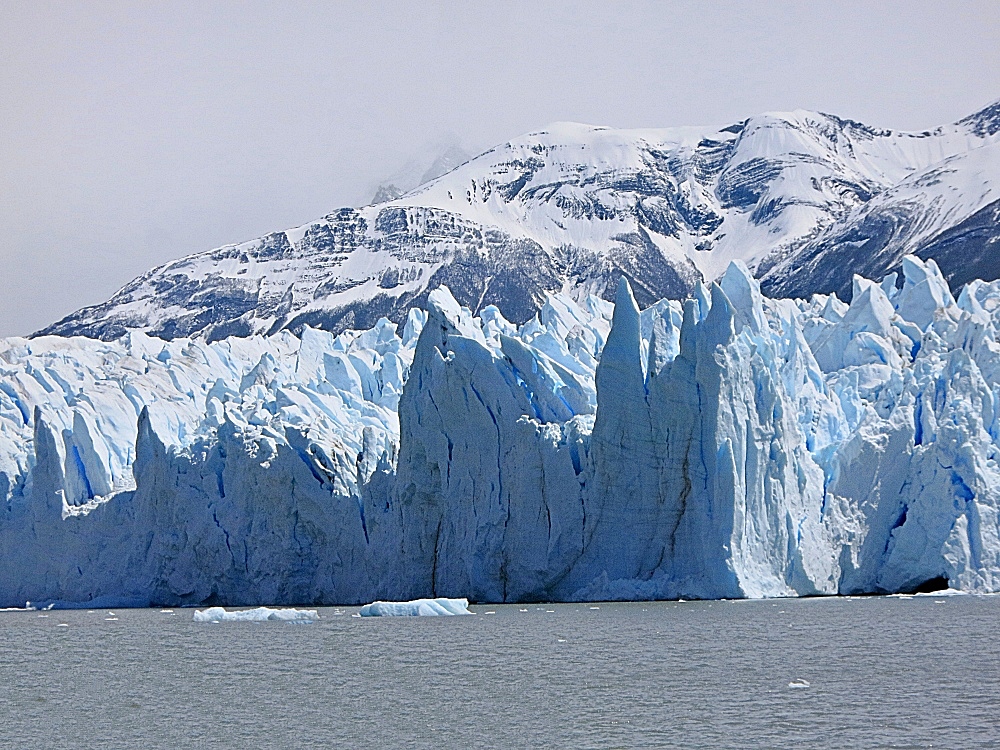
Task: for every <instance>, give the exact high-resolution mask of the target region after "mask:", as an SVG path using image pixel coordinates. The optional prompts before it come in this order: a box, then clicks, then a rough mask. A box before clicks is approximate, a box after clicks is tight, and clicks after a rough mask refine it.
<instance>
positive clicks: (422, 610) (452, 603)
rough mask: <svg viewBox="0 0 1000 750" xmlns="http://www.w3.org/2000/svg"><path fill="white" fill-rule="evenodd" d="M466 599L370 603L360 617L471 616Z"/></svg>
mask: <svg viewBox="0 0 1000 750" xmlns="http://www.w3.org/2000/svg"><path fill="white" fill-rule="evenodd" d="M471 614H472V613H471V612H470V611H469V600H468V599H440V598H439V599H415V600H413V601H411V602H372V603H371V604H366V605H365V606H363V607H362V608H361V616H362V617H436V616H439V615H445V616H447V615H471Z"/></svg>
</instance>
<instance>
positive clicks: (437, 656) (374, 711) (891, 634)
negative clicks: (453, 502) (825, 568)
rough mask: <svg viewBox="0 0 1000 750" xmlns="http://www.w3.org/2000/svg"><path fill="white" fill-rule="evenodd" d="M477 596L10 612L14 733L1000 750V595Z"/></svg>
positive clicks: (3, 635) (5, 644) (110, 738)
mask: <svg viewBox="0 0 1000 750" xmlns="http://www.w3.org/2000/svg"><path fill="white" fill-rule="evenodd" d="M472 609H473V610H475V611H476V612H477V613H478V615H477V616H476V617H449V618H405V619H403V618H399V619H390V618H384V619H375V618H372V619H369V618H365V619H360V618H355V617H351V614H352V613H354V612H356V611H357V610H356V609H351V608H347V609H338V610H334V609H322V610H320V612H321V615H322V619H321V620H319V621H318V622H315V623H312V624H306V625H291V624H287V623H280V622H267V623H221V624H210V623H195V622H193V621H192V612H191V610H180V609H178V610H175V611H174V612H173V613H172V614H170V613H166V612H161V611H159V610H114V611H113V612H114V614H113V615H110V614H109V612H108V610H96V611H93V612H87V611H52V612H47V613H39V612H0V737H2V739H0V745H3V746H10V747H105V748H112V747H123V748H124V747H139V746H148V747H198V746H212V747H309V746H340V747H353V748H359V747H418V748H419V747H435V746H444V747H500V748H513V747H537V746H550V747H570V748H590V747H593V748H606V747H627V748H633V747H677V748H887V747H901V748H902V747H906V748H916V747H942V748H996V747H1000V708H998V707H1000V656H998V654H1000V647H998V645H997V644H998V631H1000V597H971V596H955V597H916V598H912V599H900V598H867V599H807V600H780V601H755V602H745V601H744V602H711V603H708V602H667V603H641V604H601V605H548V606H539V605H521V606H518V605H509V606H476V607H472ZM524 610H527V611H524ZM489 613H495V614H489ZM42 615H47V616H42ZM112 617H117V619H108V618H112ZM63 625H66V626H68V627H63ZM794 680H806V681H808V682H809V687H808V688H803V689H792V688H789V686H788V683H789V682H792V681H794Z"/></svg>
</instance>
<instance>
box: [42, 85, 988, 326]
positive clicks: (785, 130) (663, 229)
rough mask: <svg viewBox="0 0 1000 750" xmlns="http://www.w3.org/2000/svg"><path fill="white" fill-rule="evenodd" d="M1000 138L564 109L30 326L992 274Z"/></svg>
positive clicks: (319, 318) (796, 118)
mask: <svg viewBox="0 0 1000 750" xmlns="http://www.w3.org/2000/svg"><path fill="white" fill-rule="evenodd" d="M998 132H1000V101H998V102H994V103H992V104H990V105H988V106H987V107H985V108H983V109H982V110H980V111H978V112H976V113H973V114H972V115H969V116H967V117H965V118H963V119H962V120H959V121H958V122H956V123H953V124H951V125H943V126H940V127H938V128H936V129H934V130H932V131H922V132H900V131H892V130H886V129H879V128H874V127H871V126H868V125H865V124H862V123H858V122H855V121H852V120H847V119H843V118H840V117H837V116H835V115H825V114H822V113H818V112H811V111H807V110H796V111H793V112H788V113H780V112H779V113H775V112H772V113H765V114H762V115H756V116H753V117H749V118H747V119H746V120H744V121H742V122H740V123H736V124H733V125H730V126H727V127H725V128H721V129H717V130H713V129H712V128H708V127H679V128H663V129H627V130H626V129H616V128H610V127H606V126H590V125H582V124H578V123H553V124H551V125H549V126H547V127H546V128H545V129H542V130H539V131H533V132H531V133H528V134H525V135H523V136H519V137H518V138H514V139H512V140H510V141H508V142H506V143H504V144H500V145H498V146H496V147H494V148H492V149H490V150H488V151H486V152H484V153H482V154H480V155H478V156H476V157H475V158H473V159H470V160H468V161H466V162H464V163H462V164H458V165H457V166H454V167H453V168H451V169H450V170H449V171H447V172H445V173H444V174H442V175H440V176H438V177H436V178H434V179H432V180H430V181H429V182H425V183H424V184H422V185H419V186H417V187H416V188H414V189H412V190H410V191H408V192H406V193H403V194H402V195H399V196H398V197H395V198H393V199H392V200H389V201H386V202H384V203H379V204H372V205H369V206H364V207H360V208H343V209H338V210H336V211H334V212H332V213H330V214H328V215H327V216H325V217H323V218H322V219H320V220H318V221H315V222H312V223H310V224H307V225H303V226H301V227H297V228H294V229H290V230H286V231H284V232H274V233H271V234H269V235H266V236H265V237H261V238H258V239H255V240H251V241H249V242H245V243H240V244H234V245H226V246H223V247H221V248H216V249H214V250H210V251H207V252H202V253H196V254H192V255H188V256H185V257H183V258H180V259H178V260H175V261H171V262H170V263H167V264H164V265H162V266H159V267H157V268H154V269H152V270H151V271H149V272H147V273H146V274H143V275H142V276H140V277H138V278H137V279H135V280H133V281H132V282H130V283H129V284H127V285H125V286H124V287H123V288H122V289H121V290H119V291H118V292H117V293H116V294H115V295H113V296H112V297H111V298H110V299H109V300H108V301H107V302H105V303H102V304H100V305H94V306H91V307H87V308H83V309H82V310H79V311H77V312H75V313H73V314H71V315H69V316H67V317H65V318H63V319H62V320H60V321H58V322H56V323H54V324H52V325H50V326H48V327H47V328H45V329H43V330H42V331H39V332H38V334H36V335H42V334H59V335H85V336H90V337H93V338H101V339H105V340H110V339H114V338H118V337H120V336H122V335H124V334H125V333H127V332H129V331H134V330H140V331H143V332H146V333H148V334H151V335H156V336H159V337H161V338H167V339H169V338H173V337H176V336H192V335H201V336H204V337H206V338H208V339H210V340H215V339H219V338H225V337H226V336H231V335H239V336H246V335H250V334H252V333H268V332H274V331H277V330H281V329H282V328H288V329H290V330H292V331H293V332H297V331H299V330H301V328H302V326H304V325H309V326H312V327H316V328H323V329H327V330H330V331H332V332H334V333H336V332H339V331H342V330H345V329H347V328H367V327H370V326H372V325H374V323H375V322H376V321H377V320H378V319H379V318H380V317H383V316H384V317H388V318H389V319H391V320H393V321H395V322H401V321H402V320H403V319H404V318H405V316H406V314H407V311H408V310H409V309H411V308H412V307H414V306H420V305H423V304H425V303H426V298H427V294H428V293H429V292H430V291H432V290H433V289H434V288H437V286H440V285H442V284H445V285H448V286H449V287H450V288H451V289H452V290H453V292H454V293H455V295H456V299H458V301H459V302H460V303H461V304H463V305H466V306H468V307H470V309H472V310H473V312H477V311H478V310H480V309H481V308H482V307H484V306H486V305H489V304H493V305H496V306H497V307H498V308H499V309H500V310H501V311H502V312H503V313H504V315H505V316H507V317H508V319H510V320H512V321H513V322H516V323H522V322H524V321H526V320H528V319H529V318H531V317H532V315H534V313H535V312H537V310H538V309H539V307H540V306H541V305H542V304H544V300H545V294H546V293H547V292H556V291H567V292H570V293H571V294H573V295H575V296H577V297H579V298H582V297H583V296H585V295H587V294H590V293H594V294H597V295H598V296H601V297H603V298H605V299H611V298H612V296H613V294H614V291H615V289H616V288H617V284H618V279H619V278H621V277H622V276H624V277H626V278H628V279H629V281H630V282H631V284H632V286H633V288H634V289H635V293H636V298H637V300H638V302H639V304H640V306H643V307H644V306H647V305H649V304H652V303H653V302H655V301H657V300H658V299H661V298H664V297H668V298H674V299H677V298H683V297H688V296H690V295H691V294H693V293H694V292H695V290H696V288H697V286H698V284H699V282H703V281H711V280H713V279H715V278H718V277H719V276H720V275H721V274H722V273H723V272H724V271H725V268H726V267H727V266H728V264H729V263H730V262H731V261H733V260H740V261H743V262H745V263H746V264H747V265H748V267H750V268H751V269H752V270H753V271H754V273H755V275H757V276H758V277H759V278H760V279H761V283H762V287H763V288H764V290H765V291H766V292H767V293H768V294H771V295H795V296H808V295H809V294H812V293H816V292H824V293H825V292H837V293H838V294H839V295H841V296H842V297H849V296H850V288H851V278H852V276H853V273H854V272H855V271H857V272H859V273H864V274H865V275H867V276H869V277H880V276H882V275H884V274H885V273H887V272H888V271H890V270H892V269H893V268H895V267H897V266H898V265H899V262H900V258H901V257H902V256H903V255H904V254H906V253H908V252H916V253H917V254H918V255H920V256H921V257H924V258H929V257H936V253H938V252H939V250H940V252H941V253H943V255H942V258H946V259H948V258H952V257H953V256H955V253H956V252H957V251H956V248H958V247H962V248H964V250H962V252H964V253H965V254H967V255H969V256H972V257H977V258H980V262H979V263H978V265H976V266H975V267H974V268H963V265H964V264H962V263H961V262H960V260H961V259H960V258H958V257H955V258H954V268H952V267H950V266H949V263H947V262H945V263H944V264H943V265H942V270H943V272H944V273H945V276H946V277H947V278H949V280H950V279H952V278H958V276H956V274H958V273H959V271H961V274H960V275H961V276H962V277H963V278H964V276H968V277H969V278H972V277H986V278H992V277H993V276H991V275H990V274H989V273H983V269H986V270H989V269H990V268H992V267H993V265H995V264H992V261H990V259H989V257H990V255H991V253H990V252H989V250H990V249H991V248H992V246H993V243H994V242H996V238H997V236H998V230H997V228H996V222H995V221H993V220H992V219H991V217H992V216H993V215H994V213H995V212H991V211H992V209H991V208H990V206H994V207H995V206H996V201H997V200H1000V195H998V193H997V187H996V181H997V179H1000V151H998V149H997V147H996V143H997V142H998V141H1000V138H998ZM982 148H985V149H986V151H983V152H982V153H977V152H978V151H979V150H980V149H982ZM956 175H957V176H956ZM425 176H426V175H425ZM921 177H923V178H924V182H922V183H921V182H920V178H921ZM935 180H937V182H935ZM941 185H944V187H940V186H941ZM970 186H971V187H970ZM944 188H948V189H944ZM907 191H909V192H907ZM387 195H388V194H387ZM894 198H895V200H894ZM977 217H978V218H977ZM967 222H971V223H970V224H969V226H970V227H972V226H973V225H974V226H975V229H974V231H969V232H964V233H963V232H962V231H961V229H960V227H961V226H962V225H963V223H967ZM949 232H951V233H952V234H951V235H949V234H948V233H949ZM959 237H961V238H962V239H961V241H958V238H959ZM970 243H971V244H970ZM946 251H947V252H946Z"/></svg>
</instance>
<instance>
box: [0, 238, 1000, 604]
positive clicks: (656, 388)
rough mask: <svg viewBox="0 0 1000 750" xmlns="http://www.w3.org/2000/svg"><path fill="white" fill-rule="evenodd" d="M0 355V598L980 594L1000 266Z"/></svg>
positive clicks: (66, 342) (993, 559)
mask: <svg viewBox="0 0 1000 750" xmlns="http://www.w3.org/2000/svg"><path fill="white" fill-rule="evenodd" d="M903 276H904V278H903V280H902V284H901V286H900V285H898V280H897V279H896V278H895V277H890V278H888V279H886V280H884V281H882V283H874V282H871V281H867V280H865V279H861V278H857V277H856V278H855V282H854V290H853V292H854V293H853V298H852V302H851V304H850V305H846V304H844V303H843V302H841V301H840V300H838V299H837V298H836V297H835V296H822V295H817V296H814V297H813V298H811V299H810V300H808V301H805V300H771V299H768V298H766V297H763V296H762V295H761V293H760V291H759V287H758V285H757V282H756V281H755V280H754V279H753V277H752V276H751V274H750V273H749V272H748V271H747V269H746V267H745V266H743V265H742V264H740V263H734V264H732V265H731V266H730V267H729V270H728V271H727V272H726V274H725V275H724V276H723V277H722V278H721V280H720V282H719V283H718V284H712V285H710V286H709V287H703V288H700V289H698V290H697V293H696V295H695V297H694V298H692V299H690V300H688V301H686V302H684V303H683V304H680V303H676V302H668V301H662V302H659V303H657V304H655V305H653V306H651V307H649V308H647V309H646V310H643V311H641V312H640V311H639V309H638V307H637V305H636V303H635V301H634V298H633V296H632V292H631V289H630V287H629V284H628V282H627V281H625V280H624V279H623V280H622V282H621V284H620V286H619V289H618V294H617V298H616V301H615V303H614V305H613V306H612V305H611V304H609V303H606V302H603V301H601V300H599V299H596V298H589V299H585V300H583V301H582V302H576V301H574V300H573V299H571V298H569V297H567V296H563V295H552V296H550V297H549V298H548V301H547V303H546V304H545V305H544V306H543V308H542V309H541V311H540V312H539V314H538V316H537V317H536V318H535V319H534V320H531V321H529V322H528V323H526V324H525V325H523V326H520V327H515V326H514V325H512V324H510V323H509V322H507V321H506V320H504V318H503V316H502V315H500V313H499V312H498V311H497V310H496V309H495V308H487V309H485V310H484V311H483V312H482V313H481V315H480V316H479V317H474V316H473V315H472V314H471V313H470V312H469V310H468V309H465V308H462V307H460V306H459V305H458V303H456V302H455V300H454V298H453V297H452V296H451V294H450V292H449V291H448V290H447V289H446V288H444V287H442V288H439V289H438V290H436V291H434V292H432V293H431V295H430V297H429V301H428V310H427V312H426V313H424V312H422V311H413V312H411V314H410V316H409V318H408V319H407V322H406V324H405V326H404V328H403V331H402V332H398V331H397V329H396V326H395V324H392V323H389V322H388V321H385V320H383V321H380V322H379V324H378V325H376V326H375V327H374V328H373V329H371V330H368V331H363V332H359V331H349V332H345V333H343V334H341V335H339V336H332V335H330V334H327V333H324V332H322V331H314V330H311V329H306V330H305V331H304V332H303V334H302V335H301V337H298V338H297V337H295V336H293V335H291V334H290V333H288V332H282V333H279V334H277V335H274V336H271V337H250V338H230V339H226V340H223V341H216V342H213V343H207V342H206V341H204V340H202V339H190V340H189V339H176V340H173V341H170V342H163V341H160V340H157V339H153V338H150V337H147V336H145V335H143V334H138V333H133V334H129V335H128V336H126V337H124V338H122V339H120V340H118V341H115V342H110V343H105V342H99V341H93V340H89V339H82V338H73V339H65V338H59V337H43V338H39V339H32V340H25V339H7V340H5V341H3V342H2V344H0V559H2V560H3V561H4V565H3V566H0V606H16V605H23V604H24V602H25V601H31V602H61V603H63V604H65V605H73V604H77V605H81V606H87V605H90V604H92V603H94V602H101V603H102V604H104V603H107V604H115V605H124V604H138V605H144V604H170V605H181V604H212V605H218V604H226V605H240V604H260V603H269V604H294V603H299V604H303V603H314V604H322V603H339V604H347V603H358V602H364V601H372V600H374V599H385V600H404V599H417V598H435V597H454V598H460V597H468V598H469V599H472V600H474V601H527V600H563V601H566V600H587V599H593V600H596V599H636V598H677V597H683V598H719V597H769V596H796V595H816V594H837V593H842V594H847V593H879V592H905V591H914V590H918V589H924V588H934V587H939V586H944V585H949V586H951V587H953V588H958V589H963V590H967V591H973V592H991V591H996V590H998V589H1000V518H998V514H997V508H998V501H1000V473H998V467H997V461H996V452H997V446H998V441H1000V421H998V413H1000V409H998V405H1000V344H998V343H997V331H998V328H1000V282H993V283H983V282H973V283H971V284H969V285H968V286H966V287H965V288H964V289H963V290H962V293H961V295H960V296H959V298H958V300H957V301H956V300H955V299H954V298H953V296H952V294H951V292H950V291H949V289H948V286H947V284H946V283H945V281H944V279H943V278H942V276H941V274H940V272H939V270H938V268H937V266H936V265H935V264H934V262H933V261H928V262H927V263H924V262H922V261H920V260H918V259H916V258H914V257H908V258H906V259H905V261H904V264H903Z"/></svg>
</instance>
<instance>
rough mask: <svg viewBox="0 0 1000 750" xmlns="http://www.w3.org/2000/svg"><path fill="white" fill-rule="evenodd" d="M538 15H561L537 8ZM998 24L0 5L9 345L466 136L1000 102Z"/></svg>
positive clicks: (764, 14) (605, 11)
mask: <svg viewBox="0 0 1000 750" xmlns="http://www.w3.org/2000/svg"><path fill="white" fill-rule="evenodd" d="M539 6H541V7H539ZM998 38H1000V4H998V3H995V2H970V3H915V2H906V3H900V4H896V5H891V4H888V3H884V2H880V3H873V4H870V5H868V4H864V5H862V4H850V3H841V2H838V3H830V4H829V6H821V5H820V4H818V3H799V2H795V3H788V4H781V3H776V2H769V3H767V4H763V5H755V4H751V3H745V2H740V3H711V2H697V3H680V2H672V3H666V2H631V3H614V2H594V3H582V2H574V3H568V2H567V3H550V4H545V3H539V2H529V3H521V4H519V3H511V2H502V3H501V2H489V3H485V2H484V3H476V2H455V3H447V4H433V3H395V2H377V3H375V2H367V3H358V4H350V3H346V2H337V3H329V2H318V3H295V2H283V3H273V2H266V3H263V2H262V3H254V2H239V3H235V2H234V3H225V2H205V0H201V1H200V2H196V3H180V2H177V3H152V2H135V3H129V4H124V3H121V4H120V3H102V2H97V1H96V0H90V1H88V2H86V3H84V2H73V3H69V2H66V3H46V2H41V1H40V0H33V1H32V2H21V1H20V0H18V1H17V2H13V1H8V0H0V335H13V334H27V333H30V332H32V331H34V330H36V329H38V328H40V327H42V326H43V325H45V324H47V323H50V322H52V321H53V320H55V319H57V318H59V317H62V316H63V315H65V314H67V313H69V312H72V311H73V310H75V309H77V308H79V307H81V306H83V305H87V304H93V303H97V302H101V301H103V300H104V299H106V298H107V297H109V296H110V295H111V294H113V293H114V292H115V291H116V290H117V289H118V288H120V287H121V286H123V285H124V284H125V283H126V282H128V281H129V280H130V279H131V278H133V277H134V276H136V275H138V274H140V273H142V272H143V271H146V270H147V269H149V268H150V267H152V266H154V265H157V264H159V263H162V262H165V261H167V260H170V259H172V258H176V257H179V256H181V255H186V254H189V253H192V252H198V251H201V250H207V249H210V248H213V247H216V246H219V245H223V244H226V243H229V242H238V241H243V240H247V239H251V238H253V237H256V236H259V235H262V234H265V233H267V232H270V231H274V230H280V229H285V228H288V227H291V226H295V225H299V224H303V223H305V222H307V221H310V220H312V219H316V218H318V217H320V216H323V215H324V214H326V213H329V212H330V211H331V210H332V209H334V208H336V207H338V206H343V205H357V204H362V203H365V202H367V200H368V199H369V198H370V197H371V195H372V192H373V189H374V187H375V186H376V185H377V183H378V182H379V181H380V180H381V179H382V178H384V177H386V176H388V175H391V174H393V173H394V172H397V171H398V170H399V169H400V168H401V167H403V166H404V165H405V164H406V163H407V162H408V161H409V160H411V159H414V158H416V159H426V161H427V163H429V162H430V160H431V159H432V158H433V155H434V152H435V151H436V150H440V149H441V148H443V145H446V144H448V143H450V142H452V141H458V142H460V143H461V144H462V145H463V146H464V148H465V149H466V150H467V151H476V150H482V149H485V148H488V147H490V146H492V145H494V144H495V143H499V142H502V141H504V140H507V139H509V138H511V137H514V136H516V135H518V134H520V133H523V132H527V131H530V130H534V129H538V128H540V127H543V126H544V125H546V124H547V123H550V122H554V121H557V120H576V121H581V122H587V123H595V124H605V125H612V126H619V127H668V126H672V125H717V126H722V125H726V124H729V123H731V122H735V121H738V120H742V119H744V118H745V117H747V116H749V115H752V114H756V113H759V112H764V111H768V110H788V109H796V108H805V109H818V110H822V111H825V112H832V113H835V114H838V115H841V116H844V117H850V118H853V119H857V120H861V121H863V122H866V123H869V124H872V125H878V126H882V127H891V128H896V129H913V130H918V129H919V130H922V129H925V128H931V127H934V126H937V125H940V124H943V123H947V122H953V121H955V120H957V119H959V118H961V117H963V116H965V115H967V114H970V113H971V112H974V111H976V110H978V109H979V108H981V107H982V106H984V105H986V104H988V103H989V102H991V101H993V100H995V99H997V98H1000V45H998V44H997V39H998Z"/></svg>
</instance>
